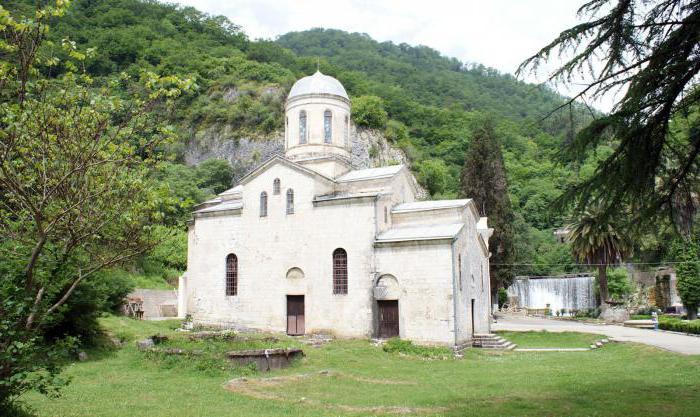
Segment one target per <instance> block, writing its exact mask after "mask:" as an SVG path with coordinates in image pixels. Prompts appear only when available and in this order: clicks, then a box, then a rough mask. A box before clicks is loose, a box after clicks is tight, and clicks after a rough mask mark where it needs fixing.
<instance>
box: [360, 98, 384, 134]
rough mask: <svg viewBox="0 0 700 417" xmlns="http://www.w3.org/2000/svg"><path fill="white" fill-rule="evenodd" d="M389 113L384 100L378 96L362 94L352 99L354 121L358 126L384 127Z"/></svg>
mask: <svg viewBox="0 0 700 417" xmlns="http://www.w3.org/2000/svg"><path fill="white" fill-rule="evenodd" d="M387 119H388V115H387V113H386V110H384V102H383V101H382V99H381V98H379V97H377V96H360V97H357V98H355V99H353V100H352V121H353V122H355V124H356V125H357V126H361V127H369V128H372V129H384V126H386V122H387Z"/></svg>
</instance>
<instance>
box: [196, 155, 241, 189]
mask: <svg viewBox="0 0 700 417" xmlns="http://www.w3.org/2000/svg"><path fill="white" fill-rule="evenodd" d="M196 174H197V177H198V178H197V179H198V182H199V187H200V188H205V189H209V190H211V192H213V193H214V194H219V193H222V192H224V191H226V190H228V189H229V188H231V183H232V182H233V168H231V164H229V163H228V161H225V160H223V159H214V158H212V159H207V160H206V161H204V162H202V163H201V164H199V165H198V166H197V170H196Z"/></svg>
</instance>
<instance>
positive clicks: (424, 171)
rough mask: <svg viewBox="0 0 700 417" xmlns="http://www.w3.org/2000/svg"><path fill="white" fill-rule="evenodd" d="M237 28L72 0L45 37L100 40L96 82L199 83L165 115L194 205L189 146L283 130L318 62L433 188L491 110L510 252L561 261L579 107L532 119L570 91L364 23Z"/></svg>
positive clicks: (167, 7) (447, 178)
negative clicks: (510, 216) (170, 79)
mask: <svg viewBox="0 0 700 417" xmlns="http://www.w3.org/2000/svg"><path fill="white" fill-rule="evenodd" d="M33 4H34V0H9V1H5V2H4V4H3V7H5V8H8V9H9V10H11V11H13V13H19V12H23V13H24V14H27V13H28V14H31V10H32V9H33V7H34V6H33ZM244 31H245V28H241V27H239V26H237V25H236V24H235V23H233V22H230V21H229V20H228V19H226V18H224V17H220V16H210V15H207V14H204V13H202V12H199V11H197V10H196V9H194V8H191V7H180V6H175V5H171V4H163V3H158V2H156V1H153V0H76V1H74V2H73V5H72V7H71V10H70V12H69V13H68V14H67V15H66V16H64V17H61V18H57V20H56V22H55V23H54V24H53V26H52V28H51V31H50V32H49V38H50V39H51V40H52V41H53V42H54V44H55V46H54V47H53V48H54V49H55V51H54V53H55V54H56V56H58V57H59V58H60V57H61V56H62V55H61V54H63V53H64V52H62V51H61V49H60V48H59V47H58V45H60V42H61V40H62V39H70V40H72V41H75V42H76V43H77V44H78V45H79V47H81V48H95V56H94V57H92V58H90V59H89V60H88V61H87V66H86V71H87V72H88V73H90V74H91V75H93V76H94V77H95V78H96V79H97V80H98V82H100V80H101V81H102V82H105V81H106V80H107V79H109V78H110V77H114V76H116V75H118V74H119V73H122V72H124V73H127V74H130V75H132V76H138V74H139V73H140V72H141V71H143V70H149V71H155V72H158V73H162V74H178V75H184V76H190V77H193V78H194V79H195V80H196V83H197V86H198V88H197V91H196V93H194V94H190V95H188V96H186V97H183V98H182V99H181V100H180V103H179V106H178V108H177V111H176V112H175V114H172V115H169V117H170V118H171V120H172V124H173V125H174V126H176V127H177V129H178V132H179V141H178V143H177V144H175V145H174V146H173V147H172V148H171V149H170V150H169V152H170V153H172V155H173V160H174V161H175V163H174V164H171V166H169V167H168V168H167V170H165V171H164V172H161V173H158V175H159V176H161V177H163V180H164V181H171V182H172V188H173V189H174V193H175V194H178V193H180V194H182V195H180V198H181V199H182V200H183V201H188V202H189V203H188V204H190V206H191V204H192V203H193V202H194V201H196V200H198V199H201V198H203V197H204V196H205V195H206V192H204V191H202V190H199V191H197V192H194V191H192V190H189V189H187V187H190V188H192V187H194V189H196V188H197V187H198V186H199V185H198V181H197V179H196V178H194V174H193V172H194V171H192V170H193V169H194V168H187V167H185V166H184V162H185V160H186V155H187V153H188V152H191V150H192V149H193V148H196V147H197V146H198V145H199V144H200V142H207V141H212V140H221V139H239V138H246V140H253V141H258V142H264V141H266V140H269V139H271V138H274V137H276V136H277V137H278V136H279V132H280V130H281V129H282V126H283V123H282V121H283V108H284V100H285V98H286V94H287V92H288V90H289V88H290V87H291V85H292V83H293V82H294V81H295V80H296V79H298V78H300V77H302V76H304V75H308V74H311V73H312V72H314V71H315V70H316V65H317V61H319V62H320V69H321V71H322V72H324V73H327V74H329V75H332V76H334V77H336V78H338V79H339V80H340V81H341V82H342V83H343V84H344V85H345V87H346V88H347V90H348V93H349V94H350V96H351V98H352V99H353V100H354V101H355V102H356V103H360V102H367V101H368V100H367V97H366V96H377V97H379V98H380V99H381V100H379V101H377V102H378V103H380V104H379V105H380V106H382V107H383V108H384V110H385V111H386V113H387V115H388V119H389V120H388V122H387V123H386V126H380V127H379V130H383V131H384V134H385V135H386V137H387V138H388V139H389V140H390V141H391V142H392V143H393V145H394V146H396V147H399V148H401V149H403V150H404V151H405V152H406V154H407V156H408V157H409V159H410V160H411V163H412V169H414V171H415V172H416V175H417V177H418V179H419V181H420V182H421V183H423V185H425V186H426V188H427V189H429V190H430V191H431V193H432V194H433V196H434V197H455V196H456V195H457V191H458V187H459V172H460V170H461V166H462V164H463V162H464V154H465V151H466V150H467V149H468V147H469V143H470V138H471V135H472V133H471V132H472V130H473V127H474V126H477V125H479V124H480V123H481V122H482V121H483V120H484V118H485V117H488V118H492V119H494V121H495V122H496V126H497V134H498V136H499V139H500V141H501V146H502V149H503V151H504V157H505V161H506V169H507V174H508V181H509V186H510V188H509V190H510V191H509V192H510V194H511V201H512V203H513V205H514V209H515V211H516V213H517V220H516V223H517V224H516V233H517V239H518V241H517V242H516V243H517V246H518V259H519V260H521V261H523V262H529V263H539V262H545V261H546V262H552V260H553V259H554V260H556V259H564V260H568V259H569V258H568V255H567V254H566V253H565V252H566V251H565V247H563V246H556V245H555V243H554V239H553V237H552V235H551V229H552V228H554V227H557V226H560V225H561V224H562V221H563V219H562V217H561V216H551V215H549V213H548V211H547V206H548V205H549V203H550V202H551V201H552V200H553V199H554V198H556V197H557V196H558V195H559V194H560V193H561V190H562V189H563V188H564V187H565V186H566V184H567V182H569V181H572V180H573V178H574V176H575V175H576V174H575V170H573V169H570V168H569V167H567V166H562V165H558V164H556V163H555V157H556V152H557V149H558V147H559V144H560V143H561V142H562V141H563V140H565V138H566V136H567V132H569V130H570V129H569V121H570V116H571V117H573V118H574V119H575V120H576V121H577V122H581V121H582V120H583V119H584V118H585V116H584V115H583V112H581V111H578V110H577V111H574V112H573V114H572V115H569V114H567V115H566V117H550V118H548V119H546V120H545V121H543V122H541V121H540V118H541V117H542V116H543V115H545V114H546V113H548V112H549V111H551V110H552V109H553V108H555V107H557V106H558V105H560V104H562V103H563V102H564V101H565V99H564V98H563V97H561V96H560V95H558V94H556V93H555V92H553V91H550V90H548V89H543V88H540V87H536V86H534V85H531V84H527V83H523V82H521V81H518V80H516V79H515V78H514V77H513V76H512V75H509V74H501V73H499V72H498V71H496V70H494V69H490V68H486V67H484V66H482V65H478V64H465V63H463V62H460V61H459V60H457V59H455V58H449V57H445V56H443V55H441V54H440V53H439V52H438V51H436V50H434V49H431V48H429V47H426V46H410V45H407V44H394V43H392V42H381V43H380V42H377V41H375V40H373V39H371V38H370V37H369V36H368V35H366V34H358V33H347V32H343V31H339V30H331V29H312V30H308V31H304V32H294V33H288V34H286V35H283V36H281V37H279V38H278V39H277V40H274V41H252V40H250V39H248V38H247V36H246V35H245V32H244ZM47 48H52V47H51V46H47ZM59 71H60V69H59ZM363 100H364V101H363ZM369 101H372V100H369ZM212 138H214V139H212ZM584 169H585V166H584ZM588 169H590V167H589V168H588ZM188 170H189V171H188ZM186 171H187V172H189V173H188V174H186ZM172 178H176V180H172ZM188 178H189V179H188ZM185 189H186V190H185ZM178 190H185V191H181V192H180V191H178ZM195 191H196V190H195ZM178 195H179V194H178ZM188 208H189V206H188V207H184V208H183V211H182V213H180V215H185V214H183V213H186V212H187V209H188ZM516 272H518V273H525V272H539V273H546V272H551V271H550V270H544V269H537V268H529V269H527V270H519V271H516Z"/></svg>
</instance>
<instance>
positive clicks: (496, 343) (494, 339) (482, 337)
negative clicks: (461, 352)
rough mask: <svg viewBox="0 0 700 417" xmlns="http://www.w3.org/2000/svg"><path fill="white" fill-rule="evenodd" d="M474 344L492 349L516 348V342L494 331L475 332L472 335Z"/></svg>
mask: <svg viewBox="0 0 700 417" xmlns="http://www.w3.org/2000/svg"><path fill="white" fill-rule="evenodd" d="M472 346H473V347H475V348H481V349H492V350H512V349H514V348H515V344H513V343H512V342H510V341H508V340H506V339H504V338H502V337H501V336H498V335H495V334H493V333H487V334H475V335H474V336H473V337H472Z"/></svg>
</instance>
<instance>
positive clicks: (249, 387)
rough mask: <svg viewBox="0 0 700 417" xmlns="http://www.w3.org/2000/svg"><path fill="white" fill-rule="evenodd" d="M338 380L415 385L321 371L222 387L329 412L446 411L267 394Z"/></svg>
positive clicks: (242, 380) (243, 380) (246, 380)
mask: <svg viewBox="0 0 700 417" xmlns="http://www.w3.org/2000/svg"><path fill="white" fill-rule="evenodd" d="M330 376H333V377H339V378H347V379H352V380H354V381H359V382H365V383H368V384H380V385H415V384H416V383H415V382H411V381H396V380H390V379H375V378H367V377H362V376H357V375H351V374H345V373H341V372H336V371H320V372H314V373H306V374H297V375H286V376H277V377H271V378H255V379H249V378H236V379H232V380H230V381H229V382H227V383H226V384H225V385H224V388H225V389H227V390H229V391H231V392H235V393H238V394H242V395H245V396H248V397H252V398H256V399H261V400H274V401H281V402H287V403H296V404H306V405H312V406H315V407H320V408H324V409H328V410H338V411H347V412H359V413H375V414H416V413H417V414H432V413H440V412H445V411H447V410H448V408H447V407H404V406H351V405H344V404H327V403H323V402H321V401H317V400H312V399H308V398H300V399H296V400H293V399H290V398H288V397H284V396H282V395H279V394H275V393H273V392H271V391H270V388H274V387H279V386H282V385H285V384H290V383H293V382H298V381H302V380H306V379H311V378H324V377H330Z"/></svg>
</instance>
